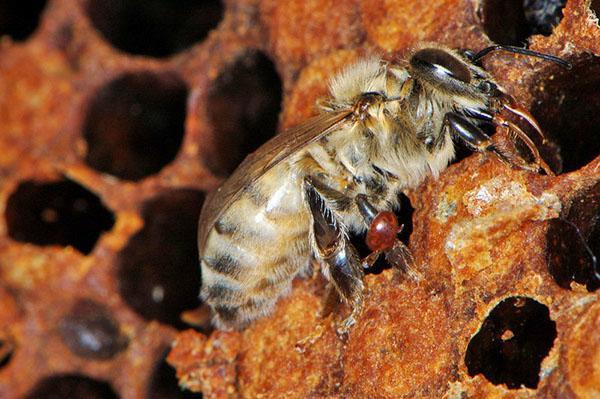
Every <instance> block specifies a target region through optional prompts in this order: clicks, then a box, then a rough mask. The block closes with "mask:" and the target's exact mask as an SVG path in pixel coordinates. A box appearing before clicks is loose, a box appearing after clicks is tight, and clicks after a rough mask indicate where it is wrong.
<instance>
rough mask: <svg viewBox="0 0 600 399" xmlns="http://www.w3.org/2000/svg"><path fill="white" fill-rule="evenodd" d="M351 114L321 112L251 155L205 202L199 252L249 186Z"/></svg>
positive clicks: (350, 112) (199, 233) (199, 229)
mask: <svg viewBox="0 0 600 399" xmlns="http://www.w3.org/2000/svg"><path fill="white" fill-rule="evenodd" d="M351 114H352V111H351V110H343V111H338V112H325V113H322V114H320V115H317V116H315V117H312V118H310V119H308V120H307V121H305V122H304V123H301V124H299V125H297V126H294V127H292V128H290V129H288V130H285V131H283V132H282V133H280V134H278V135H276V136H275V137H273V138H272V139H271V140H269V141H267V142H266V143H265V144H263V145H262V146H261V147H260V148H258V149H257V150H256V151H254V152H253V153H251V154H250V155H248V156H247V157H246V159H244V161H243V162H242V163H241V164H240V165H239V166H238V167H237V169H236V170H235V171H234V172H233V174H232V175H231V176H230V177H229V178H228V179H227V180H226V181H225V183H224V184H223V185H222V186H221V187H220V188H219V189H217V190H216V191H214V192H213V193H211V194H210V195H209V196H208V198H207V199H206V201H205V202H204V206H203V207H202V212H201V214H200V222H199V227H198V244H199V248H200V251H202V250H203V248H204V243H205V241H206V238H207V236H208V232H209V231H210V229H211V228H212V227H213V225H214V223H215V222H216V221H217V220H218V219H219V218H220V217H221V215H223V213H224V212H225V211H226V210H227V209H228V208H229V206H230V205H231V204H232V203H233V202H234V201H235V200H236V199H237V198H238V196H239V195H240V194H241V193H242V192H243V191H244V189H246V187H248V186H250V185H252V184H253V183H254V182H255V181H256V180H257V179H258V178H260V177H261V176H262V175H264V174H265V173H266V172H268V171H269V170H270V169H271V168H273V167H274V166H275V165H277V164H278V163H280V162H281V161H283V160H285V159H286V158H287V157H288V156H290V155H292V154H294V153H295V152H296V151H298V150H300V149H301V148H303V147H305V146H306V145H308V144H310V143H312V142H314V141H317V140H319V139H320V138H322V137H324V136H326V135H327V134H329V133H331V132H332V131H334V130H336V128H337V127H338V126H339V125H340V124H341V123H344V122H345V121H346V119H347V118H348V117H349V116H350V115H351Z"/></svg>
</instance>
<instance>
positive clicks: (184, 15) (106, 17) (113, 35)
mask: <svg viewBox="0 0 600 399" xmlns="http://www.w3.org/2000/svg"><path fill="white" fill-rule="evenodd" d="M87 13H88V16H89V18H90V20H91V21H92V24H93V25H94V26H95V27H96V29H98V31H100V33H101V34H102V35H103V36H104V38H106V40H108V41H109V42H110V43H111V44H112V45H113V46H115V47H116V48H118V49H119V50H122V51H124V52H127V53H131V54H139V55H146V56H150V57H167V56H170V55H172V54H175V53H178V52H180V51H182V50H185V49H186V48H187V47H189V46H191V45H193V44H194V43H199V42H201V41H202V40H204V38H205V37H206V35H207V34H208V32H210V31H211V30H212V29H213V28H215V27H216V26H217V25H218V24H219V22H220V21H221V19H222V18H223V5H222V3H221V1H219V0H203V1H194V0H180V1H176V2H172V1H168V0H130V1H120V0H92V1H90V2H89V3H88V6H87Z"/></svg>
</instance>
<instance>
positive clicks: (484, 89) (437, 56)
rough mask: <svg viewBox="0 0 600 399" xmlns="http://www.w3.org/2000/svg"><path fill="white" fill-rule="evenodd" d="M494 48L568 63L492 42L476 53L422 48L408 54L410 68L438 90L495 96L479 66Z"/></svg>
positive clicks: (493, 86) (497, 92) (471, 96)
mask: <svg viewBox="0 0 600 399" xmlns="http://www.w3.org/2000/svg"><path fill="white" fill-rule="evenodd" d="M496 50H504V51H508V52H511V53H518V54H524V55H529V56H533V57H538V58H543V59H546V60H549V61H552V62H555V63H557V64H560V65H562V66H564V67H566V68H570V64H569V63H568V62H566V61H564V60H562V59H560V58H557V57H554V56H551V55H547V54H542V53H538V52H536V51H531V50H528V49H523V48H519V47H512V46H504V45H494V46H490V47H486V48H485V49H483V50H481V51H479V52H477V53H474V52H472V51H470V50H463V51H460V52H459V51H453V50H449V49H444V48H436V47H430V48H423V49H420V50H418V51H416V52H415V53H413V55H412V56H411V58H410V61H409V63H410V69H411V72H412V75H413V76H414V77H415V78H417V79H419V80H421V81H423V82H426V83H427V84H429V85H430V86H432V87H434V88H435V89H437V90H438V91H441V92H442V93H446V94H448V95H452V96H461V97H465V98H466V99H473V100H478V99H479V100H485V98H497V97H501V96H502V95H503V94H504V92H503V91H502V90H501V89H500V88H499V87H498V85H497V84H496V82H494V80H493V78H492V77H491V76H490V75H489V74H488V73H487V72H486V71H485V70H484V69H483V68H482V67H481V66H480V65H479V61H480V60H481V58H483V57H484V56H486V55H487V54H489V53H490V52H492V51H496Z"/></svg>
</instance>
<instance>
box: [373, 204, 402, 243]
mask: <svg viewBox="0 0 600 399" xmlns="http://www.w3.org/2000/svg"><path fill="white" fill-rule="evenodd" d="M400 231H402V226H398V219H397V218H396V215H394V213H393V212H391V211H382V212H379V213H378V214H377V216H375V218H374V219H373V221H372V222H371V226H370V227H369V231H367V240H366V243H367V246H368V247H369V249H370V250H371V251H385V250H386V249H391V248H392V247H393V246H394V243H395V242H396V239H397V238H396V237H397V235H398V233H400Z"/></svg>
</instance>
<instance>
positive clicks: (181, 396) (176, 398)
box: [147, 350, 200, 399]
mask: <svg viewBox="0 0 600 399" xmlns="http://www.w3.org/2000/svg"><path fill="white" fill-rule="evenodd" d="M168 352H169V351H168V350H167V351H166V352H165V355H164V356H163V357H162V358H161V359H160V362H159V363H158V364H157V365H156V368H155V369H154V372H153V373H152V377H151V380H150V385H149V386H148V396H147V398H148V399H194V398H196V399H197V398H198V397H200V396H199V395H198V394H195V393H192V392H190V391H188V390H184V389H183V388H181V387H180V386H179V381H178V380H177V376H176V375H175V369H174V368H173V367H171V366H170V365H169V364H168V363H167V361H166V360H165V357H166V355H167V354H168Z"/></svg>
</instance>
